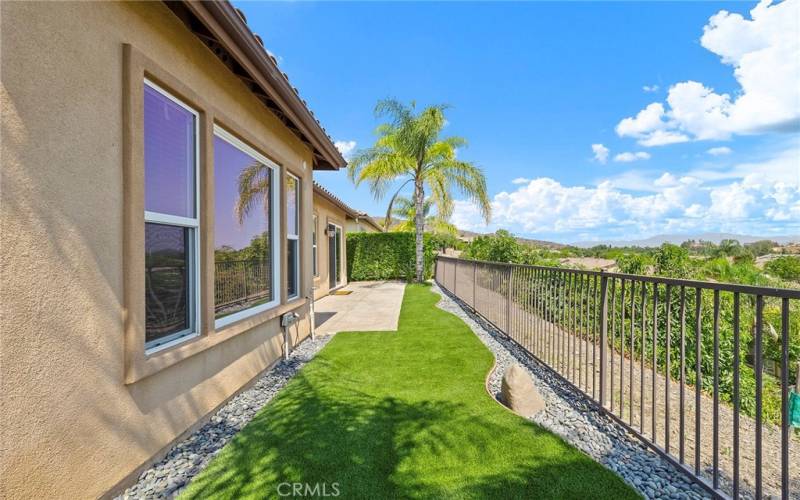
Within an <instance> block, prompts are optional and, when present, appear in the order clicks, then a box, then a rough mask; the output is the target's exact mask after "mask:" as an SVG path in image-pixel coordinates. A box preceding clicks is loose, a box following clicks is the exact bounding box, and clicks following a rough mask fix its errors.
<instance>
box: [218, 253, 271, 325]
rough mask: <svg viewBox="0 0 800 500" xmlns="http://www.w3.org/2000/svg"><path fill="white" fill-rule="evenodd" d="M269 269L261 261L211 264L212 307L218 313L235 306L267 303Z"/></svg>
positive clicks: (265, 263)
mask: <svg viewBox="0 0 800 500" xmlns="http://www.w3.org/2000/svg"><path fill="white" fill-rule="evenodd" d="M271 273H272V271H271V266H270V264H269V262H268V261H265V260H232V261H219V262H215V263H214V304H215V309H216V310H217V311H218V312H219V311H222V310H225V309H230V308H232V307H233V306H237V305H246V304H249V303H252V302H258V301H261V300H264V299H269V297H270V296H271V289H272V275H271Z"/></svg>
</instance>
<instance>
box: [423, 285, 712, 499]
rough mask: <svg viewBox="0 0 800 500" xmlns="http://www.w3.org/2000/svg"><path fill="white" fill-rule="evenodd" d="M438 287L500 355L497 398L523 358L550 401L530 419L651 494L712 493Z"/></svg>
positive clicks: (444, 305) (494, 382) (445, 305)
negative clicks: (509, 372)
mask: <svg viewBox="0 0 800 500" xmlns="http://www.w3.org/2000/svg"><path fill="white" fill-rule="evenodd" d="M432 289H433V290H434V291H435V292H436V293H438V294H440V295H441V296H442V300H440V301H439V304H438V306H439V308H440V309H443V310H445V311H447V312H450V313H453V314H455V315H456V316H458V317H459V318H461V319H462V320H463V321H464V322H465V323H466V324H467V325H468V326H469V327H470V328H471V329H472V331H473V332H475V334H476V335H477V336H478V338H480V340H481V341H482V342H483V343H484V344H485V345H486V347H488V348H489V350H491V351H492V353H493V354H494V357H495V368H494V370H493V371H492V373H491V374H490V375H489V379H488V387H489V390H490V392H491V393H492V395H493V396H494V397H495V399H498V400H499V395H500V384H501V382H502V380H503V374H504V373H505V371H506V369H507V368H509V367H510V366H512V365H513V364H515V363H517V364H519V365H521V366H522V367H523V368H524V369H525V370H527V371H528V373H529V374H530V375H531V378H532V379H533V383H534V385H535V386H536V388H537V389H538V390H539V393H540V394H541V395H542V397H543V398H544V400H545V403H546V405H547V408H546V409H545V410H544V411H541V412H539V413H538V414H537V415H535V416H534V417H531V418H530V420H532V421H533V422H536V423H537V424H539V425H541V426H542V427H544V428H546V429H548V430H550V431H551V432H553V433H555V434H558V435H559V436H561V437H562V438H563V439H564V440H565V441H567V442H568V443H570V444H571V445H572V446H575V447H576V448H578V449H579V450H581V451H583V452H584V453H586V454H587V455H589V456H590V457H592V458H593V459H595V460H596V461H597V462H599V463H601V464H603V465H605V466H606V467H608V468H609V469H611V470H613V471H615V472H616V473H617V474H619V475H620V476H621V477H622V478H623V479H624V480H625V481H626V482H627V483H628V484H630V485H631V486H633V487H634V488H635V489H636V490H637V491H639V493H641V494H642V495H644V496H645V497H646V498H670V499H673V498H674V499H688V498H692V499H695V498H711V495H709V494H708V492H707V491H706V490H704V489H703V488H702V487H700V486H699V485H697V484H695V483H694V482H693V481H691V480H690V479H689V478H688V477H687V476H686V475H685V474H684V473H683V472H681V471H680V470H678V469H677V468H676V467H675V466H673V465H672V464H671V463H669V462H668V461H666V460H665V459H663V458H662V457H660V456H659V455H658V454H656V453H655V452H653V451H652V450H650V449H649V448H647V447H646V446H645V445H644V444H642V443H641V441H639V439H638V438H636V437H635V436H634V435H632V434H630V433H628V432H627V431H626V430H625V428H624V427H623V426H621V425H620V424H618V423H617V422H615V421H614V420H612V419H611V418H610V417H608V416H606V415H603V414H601V413H600V412H598V411H597V408H596V405H595V404H594V403H593V402H592V401H591V400H589V399H588V398H587V397H586V396H584V395H583V394H581V393H580V392H578V391H577V390H575V389H574V388H572V387H571V386H570V385H569V384H568V383H566V382H565V381H563V380H561V379H560V378H558V377H556V376H555V375H554V374H553V373H552V372H551V371H550V370H549V369H548V368H546V367H545V366H544V365H542V364H541V363H539V362H538V361H537V360H536V359H534V358H533V356H531V355H530V354H529V353H528V352H527V351H526V350H524V349H523V348H521V347H520V346H519V345H517V344H516V343H515V342H514V341H513V340H511V339H510V338H508V337H506V336H505V334H503V333H502V332H500V331H499V330H497V329H496V328H495V327H494V326H492V325H491V324H489V323H488V322H487V321H486V320H484V319H483V318H482V317H480V316H478V315H477V314H475V313H474V312H472V311H471V310H470V309H469V307H468V306H466V305H463V303H461V301H459V300H458V299H457V298H456V297H454V296H452V295H451V294H449V293H447V292H446V291H443V290H442V289H441V288H440V287H439V286H438V285H437V284H436V283H434V284H433V287H432Z"/></svg>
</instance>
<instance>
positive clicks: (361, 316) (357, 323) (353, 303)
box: [314, 281, 406, 335]
mask: <svg viewBox="0 0 800 500" xmlns="http://www.w3.org/2000/svg"><path fill="white" fill-rule="evenodd" d="M405 288H406V284H405V282H402V281H357V282H353V283H348V285H347V286H345V287H344V288H342V290H346V291H350V292H352V293H350V294H349V295H328V296H326V297H323V298H321V299H320V300H318V301H316V302H315V304H314V312H315V314H314V323H315V325H316V333H317V335H330V334H333V333H337V332H353V331H355V332H372V331H395V330H397V322H398V320H399V318H400V305H401V304H402V302H403V292H404V291H405Z"/></svg>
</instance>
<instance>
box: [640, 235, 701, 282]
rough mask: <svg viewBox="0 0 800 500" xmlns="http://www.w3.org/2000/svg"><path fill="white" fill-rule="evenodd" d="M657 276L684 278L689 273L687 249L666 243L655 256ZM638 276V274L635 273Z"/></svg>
mask: <svg viewBox="0 0 800 500" xmlns="http://www.w3.org/2000/svg"><path fill="white" fill-rule="evenodd" d="M653 260H654V261H655V266H656V274H659V275H661V276H669V277H671V278H684V277H686V275H687V274H688V271H689V252H688V251H687V250H686V249H685V248H681V247H679V246H678V245H673V244H671V243H664V244H663V245H661V247H660V248H659V249H658V250H656V253H655V255H653ZM634 274H638V273H634Z"/></svg>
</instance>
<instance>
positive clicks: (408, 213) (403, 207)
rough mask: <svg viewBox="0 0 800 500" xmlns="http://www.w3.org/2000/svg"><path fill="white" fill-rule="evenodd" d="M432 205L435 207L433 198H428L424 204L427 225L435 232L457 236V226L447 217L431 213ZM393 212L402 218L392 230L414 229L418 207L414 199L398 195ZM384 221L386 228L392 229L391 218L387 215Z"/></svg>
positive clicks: (423, 209) (409, 230) (408, 230)
mask: <svg viewBox="0 0 800 500" xmlns="http://www.w3.org/2000/svg"><path fill="white" fill-rule="evenodd" d="M431 207H433V200H431V199H430V198H426V199H425V203H423V205H422V211H423V214H424V215H425V225H426V226H428V227H429V228H431V230H432V231H433V232H434V233H440V234H451V235H453V236H455V235H456V233H458V229H457V228H456V226H454V225H452V224H450V223H449V222H448V221H447V219H443V218H442V217H439V216H438V215H430V211H431ZM391 213H392V215H396V216H397V217H398V218H400V219H402V220H401V221H400V222H399V223H398V224H397V225H396V226H394V227H392V228H391V230H392V231H407V232H411V231H414V229H415V226H416V219H417V217H416V213H417V207H416V206H415V204H414V200H412V199H411V198H406V197H405V196H398V197H396V198H395V199H394V208H393V209H392V212H391ZM384 222H385V228H386V230H387V231H388V230H389V229H390V227H389V226H391V219H390V218H389V217H387V218H386V219H384Z"/></svg>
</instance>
